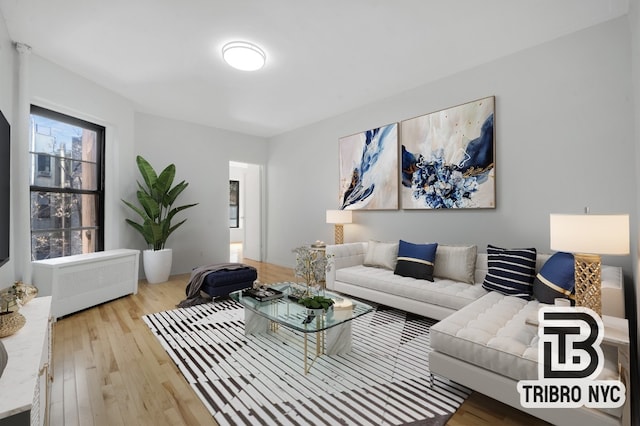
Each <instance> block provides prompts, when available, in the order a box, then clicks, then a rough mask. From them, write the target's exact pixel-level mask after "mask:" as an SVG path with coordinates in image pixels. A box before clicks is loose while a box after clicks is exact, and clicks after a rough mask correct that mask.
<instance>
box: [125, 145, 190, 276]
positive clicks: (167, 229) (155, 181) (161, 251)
mask: <svg viewBox="0 0 640 426" xmlns="http://www.w3.org/2000/svg"><path fill="white" fill-rule="evenodd" d="M136 163H137V164H138V169H139V170H140V174H141V175H142V178H143V179H144V185H142V184H141V183H140V182H139V181H138V191H137V192H136V196H137V199H138V202H139V203H140V207H139V206H136V205H134V204H132V203H130V202H128V201H126V200H122V202H123V203H124V204H125V205H127V206H128V207H130V208H131V209H132V210H133V211H134V212H136V213H137V214H138V215H139V216H140V217H141V218H142V223H137V222H134V221H133V220H131V219H126V221H127V223H128V224H129V225H131V226H132V227H133V228H134V229H135V230H136V231H138V232H140V234H141V235H142V237H143V238H144V240H145V241H146V243H147V244H148V246H149V248H148V249H147V250H144V251H143V253H142V255H143V262H142V263H143V267H144V274H145V276H146V278H147V281H148V282H149V283H152V284H155V283H161V282H164V281H167V279H168V278H169V274H170V273H171V261H172V257H173V253H172V250H171V249H167V248H165V244H166V243H167V238H169V235H171V234H172V233H173V231H175V230H176V229H177V228H178V227H179V226H180V225H182V224H183V223H185V222H186V221H187V219H183V220H181V221H180V222H178V223H176V224H175V225H172V224H171V221H172V219H173V218H174V216H175V215H176V214H177V213H178V212H180V211H182V210H184V209H188V208H189V207H193V206H196V205H197V203H195V204H186V205H183V206H180V207H173V204H174V203H175V201H176V199H177V198H178V196H179V195H180V194H181V193H182V191H184V190H185V188H186V187H187V186H188V185H189V184H188V183H186V182H185V181H184V180H183V181H182V182H180V183H178V184H176V185H175V186H174V185H173V179H174V178H175V175H176V166H175V165H174V164H169V165H168V166H167V167H166V168H165V169H164V170H163V171H162V172H161V173H160V174H159V175H158V174H157V173H156V172H155V170H154V169H153V167H151V164H149V162H148V161H147V160H145V159H144V158H142V156H140V155H138V156H137V157H136Z"/></svg>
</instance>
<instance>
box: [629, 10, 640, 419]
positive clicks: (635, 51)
mask: <svg viewBox="0 0 640 426" xmlns="http://www.w3.org/2000/svg"><path fill="white" fill-rule="evenodd" d="M629 25H630V27H631V75H632V85H633V103H634V118H635V120H634V122H635V135H634V138H633V140H634V146H635V161H636V172H635V174H634V177H635V182H636V188H635V191H634V192H635V193H636V194H638V182H640V149H639V147H640V3H639V2H637V1H631V2H629ZM636 209H637V210H638V211H640V197H638V198H636ZM635 222H636V223H635V225H636V227H635V231H636V232H635V233H632V234H631V235H632V239H633V240H635V241H636V250H635V251H632V252H631V253H633V269H634V271H635V280H634V283H635V286H634V289H635V301H636V306H640V288H639V286H638V282H639V280H640V270H639V269H638V268H639V267H640V249H639V247H640V244H638V240H639V238H640V233H639V232H638V224H637V222H638V219H637V218H636V221H635ZM634 236H635V238H634ZM630 320H631V319H630ZM639 323H640V309H638V310H637V315H636V327H637V324H639ZM636 337H637V340H636V357H637V354H639V353H640V330H637V332H636ZM632 355H633V352H632ZM635 365H636V369H635V375H636V377H635V380H636V387H635V388H634V389H633V392H634V394H633V395H632V396H633V399H634V400H635V401H637V400H638V397H637V395H638V392H640V389H638V387H637V386H638V385H637V383H638V375H640V373H638V371H637V370H638V368H639V366H638V363H637V362H636V364H635ZM632 373H633V370H632ZM632 380H634V379H633V378H632ZM636 405H637V404H636ZM635 416H636V417H635V418H636V419H638V418H639V416H640V408H638V407H635Z"/></svg>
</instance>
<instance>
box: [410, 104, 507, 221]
mask: <svg viewBox="0 0 640 426" xmlns="http://www.w3.org/2000/svg"><path fill="white" fill-rule="evenodd" d="M494 113H495V97H493V96H491V97H488V98H484V99H479V100H476V101H473V102H469V103H466V104H463V105H459V106H456V107H453V108H449V109H444V110H442V111H437V112H434V113H431V114H427V115H423V116H420V117H416V118H412V119H410V120H405V121H403V122H402V123H401V135H402V154H401V155H402V170H401V182H402V187H401V190H400V199H401V202H402V208H404V209H485V208H495V206H496V194H495V163H494V158H495V155H494V154H495V151H494V139H495V138H494V126H493V121H494Z"/></svg>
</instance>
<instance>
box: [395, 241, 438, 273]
mask: <svg viewBox="0 0 640 426" xmlns="http://www.w3.org/2000/svg"><path fill="white" fill-rule="evenodd" d="M437 249H438V243H433V244H413V243H408V242H406V241H402V240H400V245H399V246H398V261H397V262H396V269H395V271H393V273H394V274H396V275H401V276H403V277H411V278H416V279H419V280H428V281H433V262H434V261H435V260H436V250H437Z"/></svg>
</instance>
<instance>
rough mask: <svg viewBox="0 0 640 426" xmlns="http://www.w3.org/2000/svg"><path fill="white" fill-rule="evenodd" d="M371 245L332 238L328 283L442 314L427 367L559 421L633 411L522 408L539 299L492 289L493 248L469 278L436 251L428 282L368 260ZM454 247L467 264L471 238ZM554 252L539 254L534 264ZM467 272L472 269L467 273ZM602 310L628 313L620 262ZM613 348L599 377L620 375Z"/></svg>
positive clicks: (608, 277)
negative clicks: (457, 274) (488, 278)
mask: <svg viewBox="0 0 640 426" xmlns="http://www.w3.org/2000/svg"><path fill="white" fill-rule="evenodd" d="M368 245H369V243H366V242H361V243H349V244H343V245H333V246H327V254H328V255H330V256H332V259H331V261H332V263H333V267H332V269H331V270H330V271H329V272H328V273H327V283H326V284H327V288H328V289H330V290H333V291H337V292H340V293H344V294H348V295H351V296H354V297H358V298H362V299H365V300H369V301H372V302H376V303H380V304H384V305H387V306H391V307H394V308H398V309H402V310H405V311H408V312H412V313H415V314H418V315H423V316H426V317H430V318H433V319H438V320H441V321H440V322H439V323H437V324H436V325H434V326H433V327H432V328H431V345H432V349H433V351H432V352H431V354H430V357H429V368H430V371H431V372H432V373H434V374H437V375H440V376H443V377H447V378H449V379H451V380H454V381H456V382H458V383H461V384H463V385H465V386H468V387H470V388H472V389H474V390H477V391H479V392H480V393H483V394H485V395H488V396H490V397H492V398H494V399H497V400H499V401H502V402H504V403H507V404H509V405H512V406H513V407H515V408H518V409H520V410H522V411H526V412H529V413H530V414H532V415H534V416H536V417H539V418H541V419H543V420H546V421H549V422H551V423H554V424H560V425H581V426H587V425H621V424H625V423H626V422H627V421H628V417H624V418H625V420H624V421H623V420H622V417H623V416H622V413H623V409H617V410H616V409H614V410H608V412H605V411H607V410H593V409H587V408H580V409H555V408H554V409H539V408H538V409H523V408H522V407H521V406H520V401H519V394H518V392H517V388H516V384H517V381H518V380H522V379H531V380H535V379H537V378H538V377H537V359H538V358H537V353H538V352H537V343H538V337H537V331H538V330H537V327H536V326H533V325H531V324H529V323H528V321H527V320H528V319H530V318H531V317H535V313H536V312H537V310H538V308H539V306H540V305H541V304H540V303H539V302H538V301H537V300H531V301H526V300H524V299H520V298H517V297H513V296H504V295H502V294H500V293H497V292H494V291H486V290H485V289H484V288H483V287H482V282H483V281H484V277H485V275H486V274H487V270H488V261H487V260H488V259H487V254H485V253H478V254H476V253H475V251H473V254H475V258H474V262H473V273H472V275H473V279H472V280H467V282H462V281H456V280H452V279H450V278H442V277H439V276H438V275H439V274H438V272H439V271H438V261H439V260H443V259H439V258H438V255H437V254H436V260H435V264H436V268H435V271H434V282H429V281H425V280H418V279H414V278H407V277H401V276H398V275H395V274H394V271H393V270H392V269H390V268H389V267H388V266H389V265H387V267H386V268H385V267H373V266H365V265H364V263H365V257H367V255H368V254H369V255H370V252H369V253H368ZM441 247H451V246H439V247H438V250H440V248H441ZM449 250H453V252H451V251H450V254H451V253H454V254H455V255H459V256H460V257H461V258H460V259H451V258H448V259H444V260H445V261H446V262H448V263H449V265H448V266H449V267H450V266H452V265H459V266H460V267H461V268H468V267H469V257H470V256H471V252H472V250H471V249H469V246H468V247H466V248H461V249H459V250H458V248H456V247H453V248H452V249H449ZM456 250H457V251H456ZM549 257H550V255H546V254H538V255H537V258H536V272H538V271H539V270H540V268H541V267H542V265H543V264H544V263H545V261H546V260H547V259H549ZM387 263H388V262H387ZM449 272H450V271H449ZM445 275H447V274H445ZM448 275H450V273H449V274H448ZM466 275H469V274H468V271H467V272H466V273H464V274H462V275H461V276H466ZM469 281H472V282H469ZM602 313H603V315H605V316H610V317H613V318H612V319H616V318H615V317H617V318H624V316H625V315H624V287H623V274H622V269H621V268H618V267H612V266H606V265H603V266H602ZM621 321H624V320H621ZM605 325H606V321H605ZM607 356H608V361H607V363H606V365H605V369H604V371H603V373H602V374H601V376H600V377H599V379H614V378H617V371H618V369H617V353H613V354H612V353H607ZM627 406H628V405H627ZM626 416H628V410H627V414H626Z"/></svg>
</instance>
